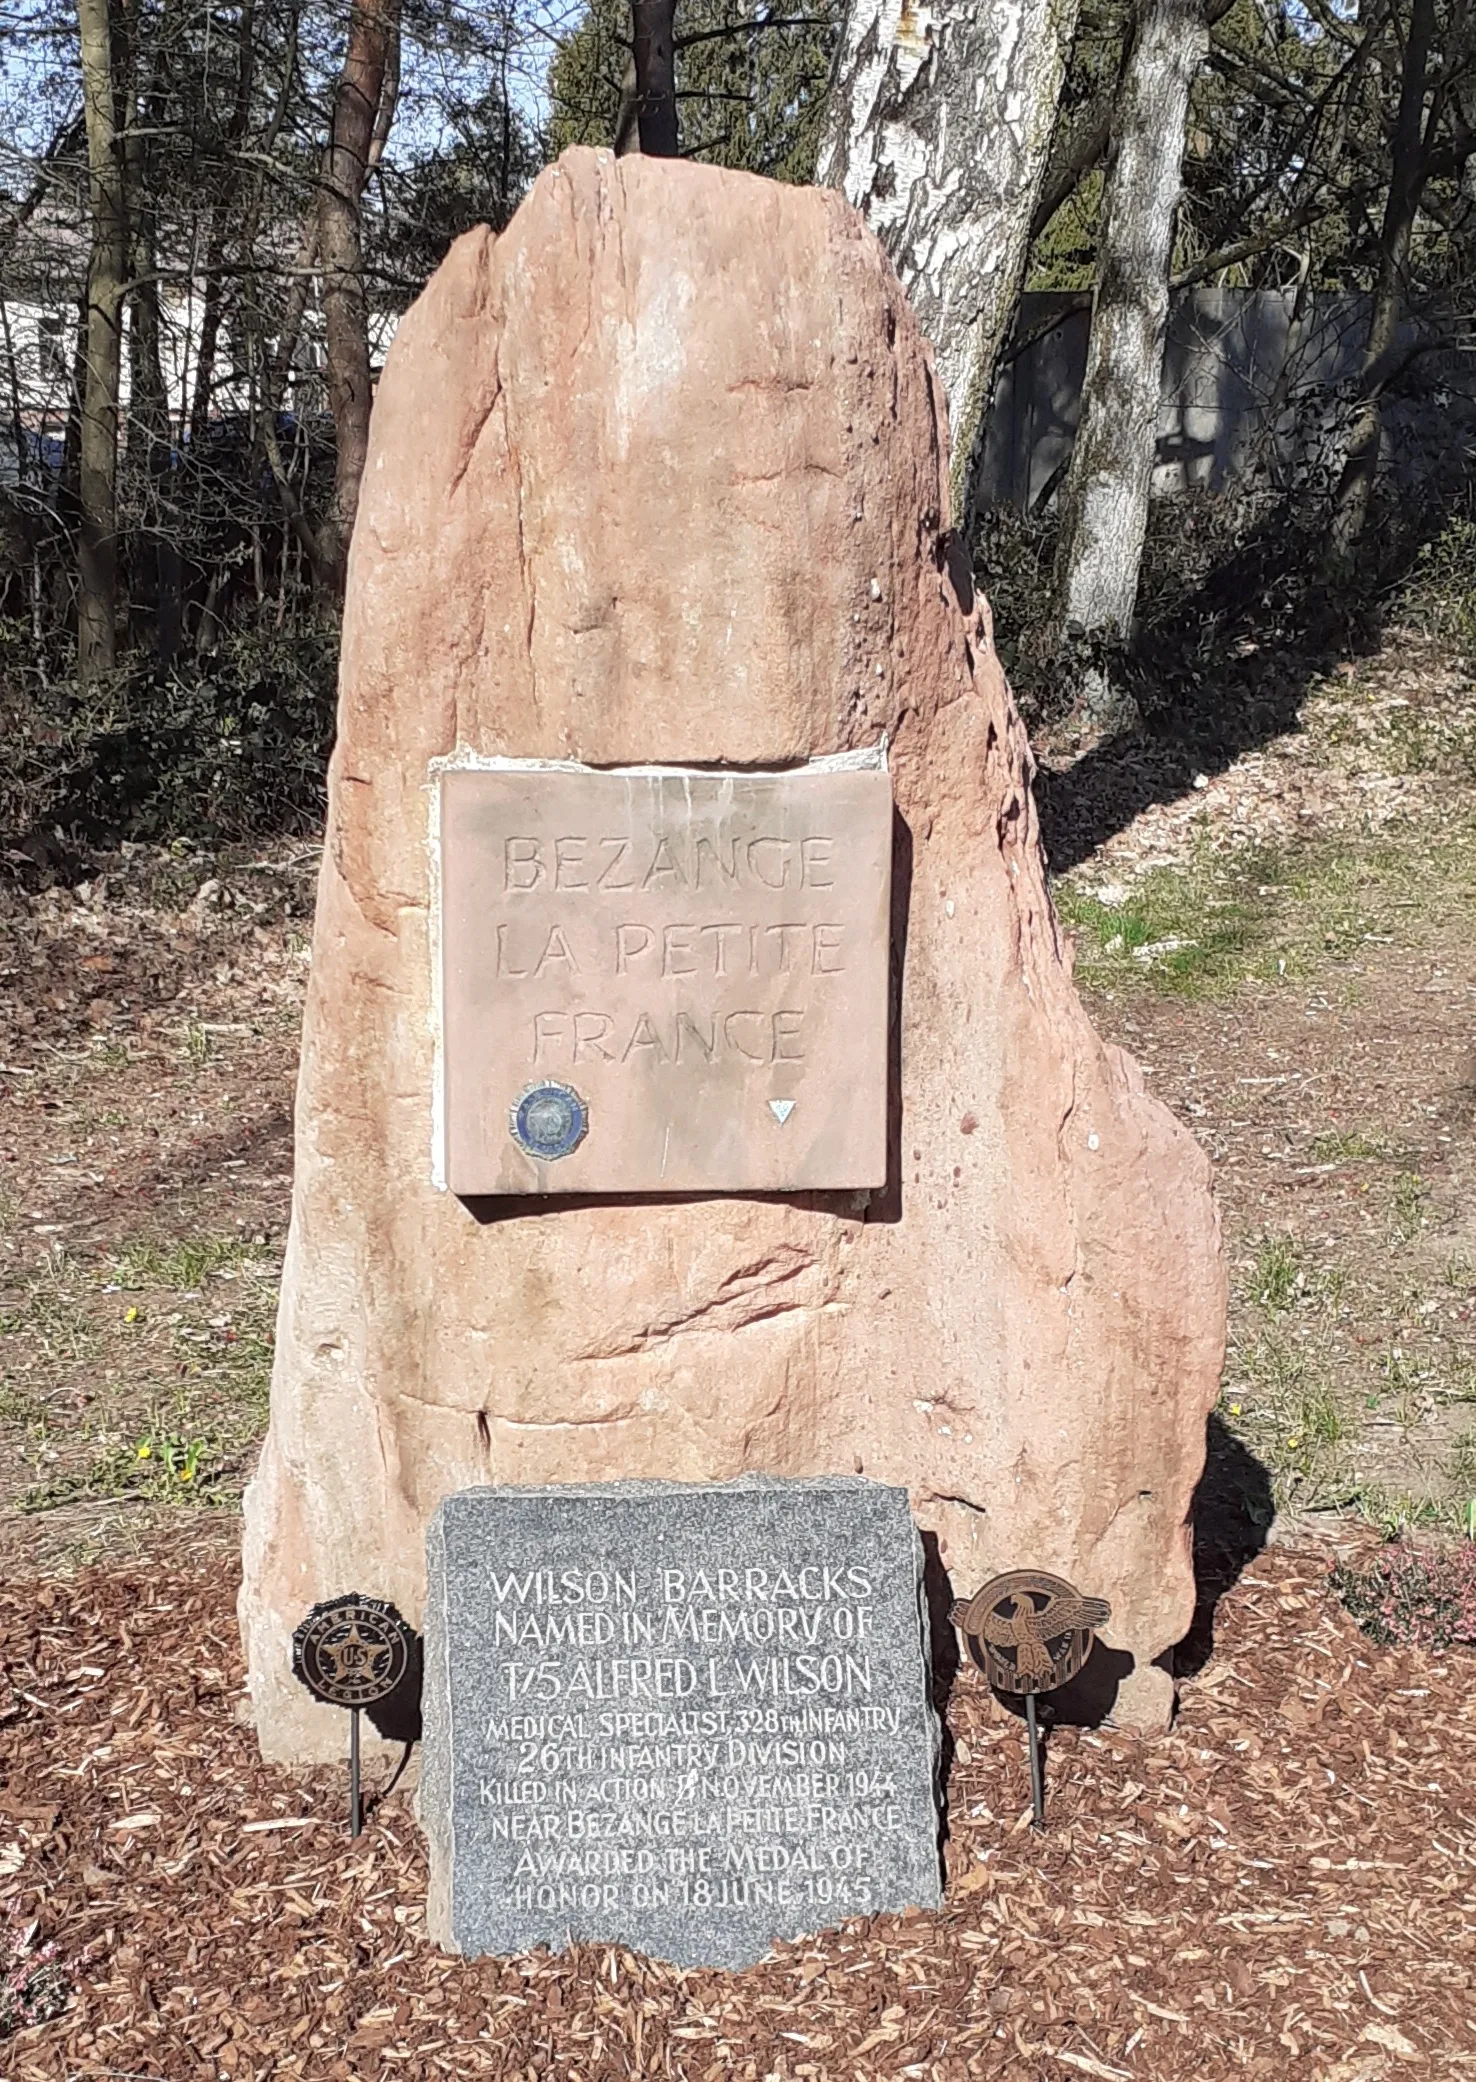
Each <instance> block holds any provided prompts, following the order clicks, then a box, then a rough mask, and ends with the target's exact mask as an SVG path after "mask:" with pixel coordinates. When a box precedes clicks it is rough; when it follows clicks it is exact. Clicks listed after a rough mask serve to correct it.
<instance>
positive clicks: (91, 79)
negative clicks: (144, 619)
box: [77, 0, 128, 687]
mask: <svg viewBox="0 0 1476 2082" xmlns="http://www.w3.org/2000/svg"><path fill="white" fill-rule="evenodd" d="M77 21H78V31H79V44H80V51H81V61H82V101H83V109H84V112H85V116H86V123H87V196H88V212H89V216H90V218H91V238H90V246H89V251H88V259H87V320H86V345H85V348H84V351H83V370H82V407H81V415H80V418H81V424H80V428H79V440H78V449H79V454H78V498H79V505H80V519H79V525H78V530H77V581H78V586H77V678H78V680H79V682H80V683H81V684H82V685H83V686H84V687H87V686H91V685H92V684H93V683H94V682H95V681H97V680H99V679H101V678H102V677H104V675H105V674H107V673H109V672H111V671H112V670H113V667H114V666H115V664H116V663H117V613H118V605H117V594H118V395H119V387H120V383H121V378H122V367H123V295H124V290H125V287H126V280H125V278H126V275H127V271H128V216H127V208H126V198H125V192H124V171H123V144H122V140H121V138H120V137H119V134H118V123H117V116H116V113H115V102H114V94H113V37H112V27H111V23H110V20H109V11H108V0H78V5H77Z"/></svg>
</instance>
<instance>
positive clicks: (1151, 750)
mask: <svg viewBox="0 0 1476 2082" xmlns="http://www.w3.org/2000/svg"><path fill="white" fill-rule="evenodd" d="M1471 499H1472V493H1471V489H1470V487H1469V486H1467V485H1466V484H1464V482H1452V483H1451V484H1449V485H1447V486H1444V487H1429V488H1427V489H1425V490H1423V491H1422V492H1421V493H1420V495H1419V496H1418V497H1417V498H1416V497H1413V496H1409V495H1406V496H1405V497H1404V498H1402V499H1397V500H1386V502H1385V503H1384V505H1383V506H1382V507H1381V509H1380V510H1379V511H1377V512H1376V513H1375V514H1374V515H1373V516H1372V517H1371V519H1370V522H1369V526H1368V529H1367V531H1366V536H1365V549H1364V551H1363V554H1362V557H1361V559H1360V563H1359V566H1358V568H1357V570H1356V571H1354V572H1351V573H1350V574H1349V575H1347V576H1346V577H1345V578H1342V579H1340V580H1338V581H1336V582H1335V581H1334V580H1333V579H1332V578H1330V576H1329V575H1328V572H1327V570H1326V568H1325V558H1324V554H1323V543H1324V529H1323V524H1322V516H1321V514H1320V513H1319V512H1317V511H1316V510H1313V509H1310V508H1303V507H1299V506H1297V505H1296V504H1294V503H1293V502H1292V501H1290V500H1288V501H1287V502H1286V503H1284V504H1282V505H1280V506H1278V507H1277V508H1275V509H1274V510H1272V511H1269V512H1267V513H1264V514H1263V515H1262V517H1261V518H1260V519H1259V520H1258V521H1257V522H1256V523H1255V524H1254V525H1253V526H1249V527H1244V528H1239V527H1237V525H1236V521H1235V511H1236V509H1235V508H1234V507H1233V506H1232V505H1231V504H1230V503H1229V502H1228V501H1227V500H1225V499H1223V498H1219V499H1217V498H1213V497H1211V496H1209V495H1199V494H1191V495H1188V496H1185V497H1180V498H1174V499H1164V500H1161V501H1159V502H1158V503H1157V504H1156V505H1155V506H1154V508H1153V510H1152V518H1151V526H1150V536H1149V541H1148V544H1147V547H1146V549H1145V552H1144V567H1143V579H1142V587H1141V591H1140V596H1139V607H1138V612H1139V624H1138V630H1137V634H1136V637H1135V640H1134V644H1133V648H1132V651H1131V653H1130V654H1128V655H1127V656H1126V657H1124V658H1122V659H1121V660H1120V661H1118V662H1117V664H1116V666H1115V668H1114V670H1115V671H1116V673H1117V675H1118V677H1119V678H1120V680H1121V684H1122V686H1123V689H1124V691H1125V692H1127V693H1128V694H1130V695H1131V697H1132V699H1133V701H1134V702H1135V703H1136V705H1137V708H1138V711H1139V714H1140V716H1141V718H1142V720H1141V722H1140V723H1138V724H1136V725H1134V727H1132V728H1130V729H1124V730H1121V731H1118V732H1116V733H1114V734H1112V735H1109V736H1107V737H1105V738H1103V739H1102V740H1101V741H1100V742H1098V743H1096V744H1095V745H1092V746H1091V747H1090V748H1089V749H1087V750H1086V751H1084V752H1082V753H1081V754H1080V756H1078V757H1077V758H1076V759H1074V760H1073V761H1071V763H1070V764H1069V765H1065V766H1062V767H1059V768H1057V769H1056V770H1051V769H1050V768H1047V767H1043V768H1042V769H1041V771H1040V772H1039V773H1038V774H1037V776H1036V782H1035V797H1036V803H1037V806H1038V808H1039V812H1040V822H1041V834H1042V838H1043V841H1044V844H1045V848H1046V853H1047V856H1048V858H1049V860H1050V864H1051V868H1052V870H1053V872H1055V873H1057V874H1062V873H1065V872H1066V871H1067V870H1068V869H1070V868H1073V867H1075V866H1078V865H1079V864H1080V862H1081V861H1083V860H1085V859H1086V858H1087V857H1088V856H1089V855H1090V854H1091V853H1092V852H1094V851H1095V849H1096V848H1097V847H1098V846H1100V845H1102V844H1103V842H1104V841H1105V840H1107V839H1109V838H1110V837H1112V836H1113V834H1114V833H1116V832H1118V831H1121V830H1122V829H1123V828H1124V827H1125V826H1126V825H1128V824H1130V823H1131V822H1132V820H1133V819H1134V818H1135V817H1136V816H1137V815H1138V814H1139V813H1140V812H1141V811H1143V810H1145V809H1147V808H1149V807H1150V806H1151V805H1153V804H1156V803H1167V802H1173V801H1175V800H1177V799H1178V798H1180V797H1181V796H1183V795H1185V794H1187V793H1188V792H1189V791H1190V790H1191V789H1192V788H1193V786H1194V781H1195V777H1196V776H1197V775H1200V774H1208V775H1215V774H1218V773H1222V772H1224V771H1225V769H1226V768H1227V767H1229V766H1230V765H1232V764H1233V763H1234V761H1235V760H1236V759H1238V758H1239V757H1241V755H1242V754H1244V753H1246V752H1248V751H1253V750H1255V749H1256V748H1257V747H1259V746H1261V745H1264V744H1266V743H1268V742H1269V741H1270V740H1272V739H1273V738H1276V737H1280V736H1282V735H1284V734H1285V733H1286V732H1288V731H1290V730H1293V729H1295V727H1296V725H1297V722H1298V719H1299V717H1300V714H1301V710H1302V705H1303V703H1304V701H1305V700H1306V698H1307V696H1308V694H1309V692H1310V691H1311V689H1312V688H1313V686H1314V685H1315V684H1316V683H1317V681H1318V680H1319V679H1321V678H1322V677H1324V676H1325V675H1326V674H1327V673H1328V672H1329V671H1331V670H1333V669H1334V668H1335V667H1336V666H1337V665H1339V664H1342V663H1345V662H1347V661H1348V660H1350V659H1354V658H1359V657H1367V656H1371V655H1372V654H1374V653H1375V652H1377V651H1378V649H1379V648H1380V646H1381V644H1382V642H1383V640H1384V636H1385V633H1386V630H1387V628H1388V626H1389V624H1390V622H1391V620H1392V619H1395V618H1396V617H1397V615H1398V613H1399V612H1400V611H1401V607H1402V604H1403V602H1404V600H1405V597H1406V592H1407V588H1408V584H1409V581H1410V578H1411V575H1412V573H1413V572H1414V570H1415V567H1416V565H1417V564H1418V563H1419V560H1420V558H1421V555H1422V553H1423V552H1424V551H1425V549H1426V547H1427V545H1429V544H1430V543H1432V542H1433V541H1435V539H1436V538H1437V537H1438V536H1439V535H1440V534H1441V533H1442V532H1443V530H1444V529H1445V528H1446V527H1447V525H1448V524H1449V523H1450V521H1451V520H1452V519H1453V518H1454V517H1455V515H1456V514H1457V512H1458V511H1464V510H1466V509H1468V508H1469V506H1470V504H1471ZM1052 526H1053V524H1052V523H1050V522H1048V521H1047V522H1030V521H1025V520H1024V519H1023V518H1021V517H1020V516H1015V517H1014V519H1013V520H1012V521H1010V522H1009V523H1008V524H1007V525H996V526H994V527H993V528H992V529H991V525H990V523H989V521H988V520H987V519H986V522H985V524H984V528H983V531H982V532H981V536H980V538H979V542H978V546H977V553H978V556H979V559H980V563H981V570H980V583H981V585H982V587H983V589H984V591H985V592H986V593H987V594H989V596H990V599H991V604H992V605H993V606H994V609H995V615H996V626H997V630H998V637H999V645H1000V651H1001V655H1002V657H1003V658H1004V660H1005V664H1006V669H1007V670H1008V671H1009V673H1010V676H1011V679H1012V682H1013V684H1014V686H1015V691H1016V694H1017V696H1018V697H1019V699H1020V702H1021V706H1022V709H1023V711H1024V713H1025V715H1026V718H1027V721H1029V723H1030V724H1031V727H1032V729H1033V730H1034V731H1036V732H1037V733H1041V732H1045V733H1046V734H1049V733H1050V731H1051V729H1052V727H1053V726H1057V725H1059V723H1060V721H1061V719H1062V718H1063V717H1064V715H1065V714H1066V711H1067V710H1068V708H1069V705H1070V701H1071V698H1072V690H1071V688H1070V687H1069V686H1066V685H1063V684H1062V683H1061V681H1062V679H1063V677H1064V675H1063V674H1062V673H1061V671H1060V670H1059V668H1057V669H1056V670H1055V671H1054V672H1053V671H1052V670H1051V669H1050V668H1049V666H1048V665H1047V664H1045V663H1044V662H1043V661H1042V660H1041V658H1040V656H1039V654H1038V651H1037V650H1036V649H1033V648H1032V646H1033V644H1036V645H1038V643H1039V628H1040V624H1041V620H1042V609H1043V595H1042V591H1041V587H1042V583H1043V579H1044V575H1045V573H1046V572H1048V570H1049V551H1050V549H1051V546H1052V539H1051V530H1052Z"/></svg>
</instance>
